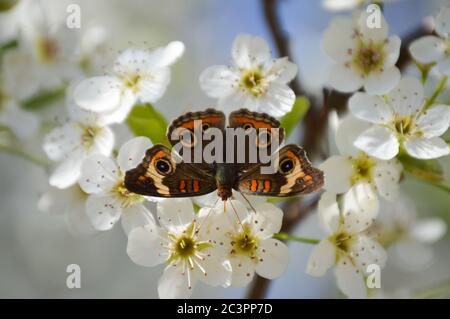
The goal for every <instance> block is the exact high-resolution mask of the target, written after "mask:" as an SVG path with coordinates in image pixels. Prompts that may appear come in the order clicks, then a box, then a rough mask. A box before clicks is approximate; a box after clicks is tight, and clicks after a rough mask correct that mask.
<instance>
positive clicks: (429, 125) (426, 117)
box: [417, 105, 450, 138]
mask: <svg viewBox="0 0 450 319" xmlns="http://www.w3.org/2000/svg"><path fill="white" fill-rule="evenodd" d="M449 124H450V107H448V105H436V106H433V107H431V108H429V109H428V110H426V111H425V113H424V114H423V115H422V116H420V117H419V119H418V120H417V126H418V128H419V130H420V131H421V132H422V133H423V136H424V137H426V138H429V137H435V136H441V135H442V134H444V133H445V132H446V131H447V130H448V126H449Z"/></svg>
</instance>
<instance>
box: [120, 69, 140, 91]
mask: <svg viewBox="0 0 450 319" xmlns="http://www.w3.org/2000/svg"><path fill="white" fill-rule="evenodd" d="M140 79H141V76H140V75H139V74H137V73H135V74H131V75H128V76H125V77H124V83H125V86H126V87H127V88H129V89H131V90H132V91H133V92H135V93H136V92H137V91H138V86H137V85H138V83H139V81H140Z"/></svg>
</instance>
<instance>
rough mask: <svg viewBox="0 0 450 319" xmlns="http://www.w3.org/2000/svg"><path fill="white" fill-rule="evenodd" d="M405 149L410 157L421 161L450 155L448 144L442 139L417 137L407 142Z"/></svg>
mask: <svg viewBox="0 0 450 319" xmlns="http://www.w3.org/2000/svg"><path fill="white" fill-rule="evenodd" d="M405 149H406V151H407V152H408V154H409V155H411V156H412V157H415V158H420V159H432V158H438V157H441V156H445V155H448V154H449V153H450V152H449V151H450V150H449V146H448V144H447V143H446V142H445V141H444V140H443V139H442V138H440V137H432V138H424V137H416V138H411V139H408V140H407V141H406V142H405Z"/></svg>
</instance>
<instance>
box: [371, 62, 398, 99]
mask: <svg viewBox="0 0 450 319" xmlns="http://www.w3.org/2000/svg"><path fill="white" fill-rule="evenodd" d="M400 78H401V74H400V71H399V69H398V68H397V67H395V66H393V67H390V68H388V69H384V70H382V71H379V72H371V73H370V74H369V76H368V77H367V81H366V83H365V84H364V88H365V89H366V92H367V93H369V94H373V95H374V94H377V95H381V94H385V93H387V92H389V91H390V90H392V89H393V88H394V87H395V86H396V85H397V84H398V82H399V81H400Z"/></svg>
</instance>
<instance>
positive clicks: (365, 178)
mask: <svg viewBox="0 0 450 319" xmlns="http://www.w3.org/2000/svg"><path fill="white" fill-rule="evenodd" d="M366 128H367V125H366V123H364V122H362V121H360V120H358V119H355V118H354V117H352V116H348V117H346V118H345V119H343V120H342V121H341V123H340V125H339V127H338V129H337V132H336V144H337V146H338V149H339V150H340V152H341V155H333V156H331V157H330V158H328V159H327V160H326V161H325V162H324V163H323V164H322V165H321V166H320V168H321V169H322V170H323V171H324V175H325V186H324V188H325V189H326V190H327V191H331V192H333V193H336V194H342V193H345V197H346V198H347V199H348V201H354V203H353V204H352V205H354V206H355V207H358V209H359V210H361V212H363V211H373V212H375V213H376V212H377V211H378V196H377V193H378V194H379V195H380V196H381V197H382V198H385V199H388V200H394V199H395V198H396V197H397V194H398V189H399V185H398V183H399V180H400V175H401V172H402V166H401V164H400V163H399V161H398V160H396V159H392V160H389V161H384V160H379V159H377V158H374V157H371V156H369V155H367V154H366V153H364V152H361V151H360V150H358V149H356V148H355V147H354V146H353V145H352V142H353V141H354V139H355V137H356V136H358V134H359V133H360V132H361V131H363V130H364V129H366Z"/></svg>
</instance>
